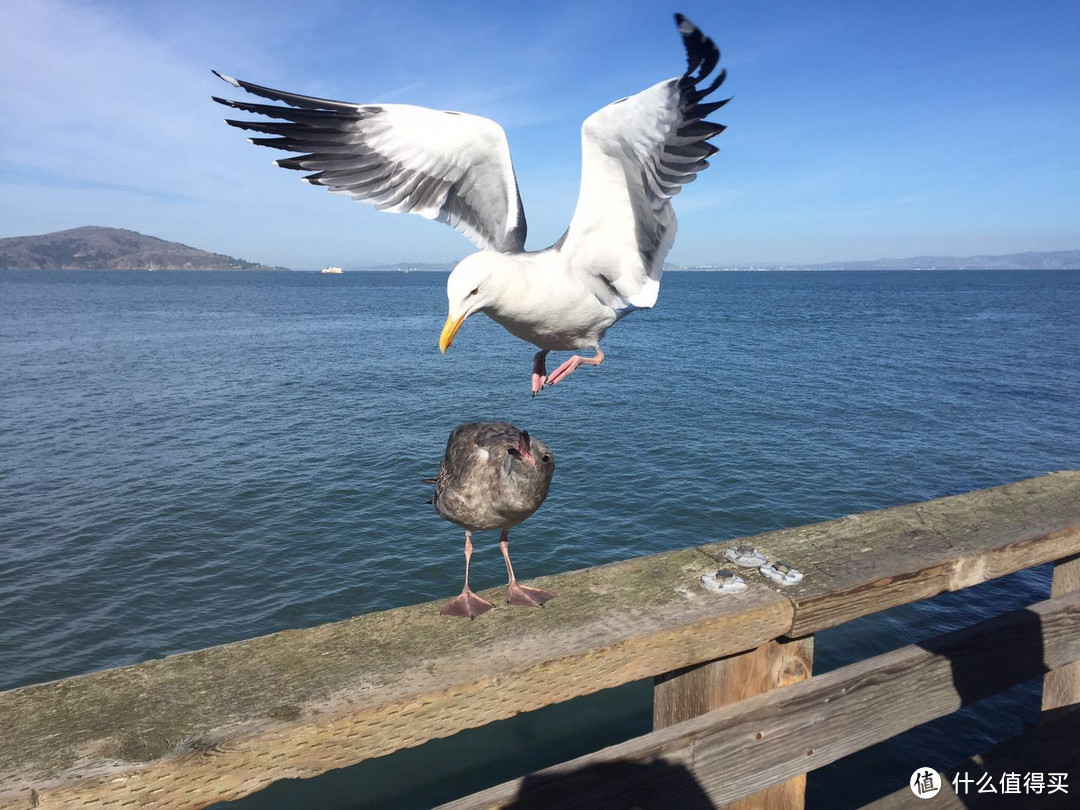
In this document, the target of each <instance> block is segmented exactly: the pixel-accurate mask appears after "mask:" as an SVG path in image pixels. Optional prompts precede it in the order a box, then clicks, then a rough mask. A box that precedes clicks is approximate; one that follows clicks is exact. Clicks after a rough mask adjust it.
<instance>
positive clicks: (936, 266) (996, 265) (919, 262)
mask: <svg viewBox="0 0 1080 810" xmlns="http://www.w3.org/2000/svg"><path fill="white" fill-rule="evenodd" d="M807 269H809V270H825V269H835V270H1080V250H1054V251H1048V252H1036V251H1028V252H1027V253H1006V254H1003V255H999V256H911V257H909V258H907V259H870V260H865V261H858V262H834V263H831V264H812V265H807Z"/></svg>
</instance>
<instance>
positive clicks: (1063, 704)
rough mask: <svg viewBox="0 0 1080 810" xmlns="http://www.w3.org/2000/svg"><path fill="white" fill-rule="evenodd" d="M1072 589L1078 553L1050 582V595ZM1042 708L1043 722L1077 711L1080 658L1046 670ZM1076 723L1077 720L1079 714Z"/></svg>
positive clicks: (1079, 580)
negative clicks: (1066, 664) (1050, 670)
mask: <svg viewBox="0 0 1080 810" xmlns="http://www.w3.org/2000/svg"><path fill="white" fill-rule="evenodd" d="M1073 591H1080V554H1078V555H1076V556H1075V557H1069V558H1068V559H1064V560H1058V562H1057V563H1056V564H1055V565H1054V579H1053V581H1052V583H1051V585H1050V595H1051V596H1061V595H1063V594H1066V593H1071V592H1073ZM1077 632H1080V630H1078V631H1077ZM1042 710H1043V720H1044V722H1045V721H1046V720H1049V719H1052V718H1054V717H1058V716H1061V715H1063V714H1065V713H1068V712H1075V711H1080V661H1077V662H1076V663H1073V664H1069V665H1068V666H1067V667H1062V668H1061V669H1056V670H1054V671H1053V672H1047V673H1046V677H1045V678H1043V695H1042ZM1075 722H1077V723H1080V717H1078V718H1076V720H1075ZM1077 762H1080V759H1077ZM1078 792H1080V791H1078Z"/></svg>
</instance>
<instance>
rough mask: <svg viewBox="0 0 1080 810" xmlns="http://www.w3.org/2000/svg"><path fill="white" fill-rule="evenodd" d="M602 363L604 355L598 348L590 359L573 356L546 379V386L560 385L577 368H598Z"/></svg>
mask: <svg viewBox="0 0 1080 810" xmlns="http://www.w3.org/2000/svg"><path fill="white" fill-rule="evenodd" d="M603 362H604V353H603V352H602V351H600V347H599V346H597V347H596V354H595V355H593V356H592V357H582V356H581V355H580V354H575V355H574V356H573V357H571V358H570V359H569V360H567V361H566V362H565V363H563V364H562V365H561V366H559V367H558V368H557V369H555V371H553V372H552V374H551V376H550V377H548V379H547V384H548V385H555V384H557V383H561V382H562V381H563V380H565V379H566V378H567V377H569V376H570V375H571V374H572V373H573V372H574V369H576V368H577V367H578V366H582V365H585V366H598V365H600V364H601V363H603Z"/></svg>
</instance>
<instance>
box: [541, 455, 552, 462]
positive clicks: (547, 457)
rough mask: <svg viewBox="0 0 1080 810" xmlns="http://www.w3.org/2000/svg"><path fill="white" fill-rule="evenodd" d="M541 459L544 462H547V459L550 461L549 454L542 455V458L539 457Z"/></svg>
mask: <svg viewBox="0 0 1080 810" xmlns="http://www.w3.org/2000/svg"><path fill="white" fill-rule="evenodd" d="M541 461H543V462H544V463H545V464H547V463H548V462H549V461H551V456H544V457H543V458H542V459H541Z"/></svg>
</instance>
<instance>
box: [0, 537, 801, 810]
mask: <svg viewBox="0 0 1080 810" xmlns="http://www.w3.org/2000/svg"><path fill="white" fill-rule="evenodd" d="M709 563H710V560H709V558H707V557H705V556H704V555H703V554H701V553H700V552H698V551H694V550H689V551H681V552H671V553H667V554H660V555H655V556H651V557H643V558H640V559H637V560H631V561H627V562H622V563H615V564H613V565H608V566H602V567H598V568H591V569H586V570H583V571H578V572H574V573H570V574H564V575H559V576H555V577H548V578H543V579H541V580H539V581H538V582H539V584H540V585H542V586H544V587H547V588H551V589H552V590H554V591H556V592H557V593H558V594H559V597H558V599H556V600H554V601H552V602H551V603H549V604H548V605H547V606H545V607H544V609H543V610H535V609H531V610H530V609H525V608H503V607H499V608H497V609H496V610H493V611H491V612H490V613H488V614H485V615H484V616H483V617H481V618H480V619H477V620H476V621H473V622H468V621H464V620H461V619H457V618H452V617H446V616H440V615H439V610H438V605H437V604H434V603H429V604H424V605H415V606H411V607H406V608H400V609H396V610H389V611H384V612H381V613H373V614H368V615H365V616H361V617H359V618H356V619H352V620H349V621H344V622H338V623H335V624H329V625H324V626H321V627H315V628H310V629H307V630H297V631H286V632H282V633H276V634H274V635H270V636H266V637H263V638H257V639H253V640H250V641H244V642H240V643H237V644H230V645H226V646H222V647H215V648H211V649H207V650H201V651H199V652H194V653H188V654H184V655H177V656H172V657H169V658H165V659H161V660H156V661H148V662H146V663H143V664H139V665H137V666H133V667H125V668H121V669H115V670H109V671H104V672H99V673H94V674H91V675H86V676H81V677H77V678H71V679H67V680H63V681H55V682H52V683H46V684H40V685H37V686H30V687H25V688H21V689H16V690H12V691H9V692H5V693H0V726H2V727H3V734H0V805H2V806H18V807H26V806H29V801H30V798H29V797H30V795H31V791H36V797H37V801H38V803H39V804H38V806H40V807H41V808H61V807H62V808H65V809H67V808H78V807H83V806H86V805H88V804H90V803H93V806H94V807H115V806H144V805H147V806H149V805H152V806H153V807H155V808H159V807H168V808H179V807H202V806H205V805H206V804H209V803H211V802H213V801H221V800H225V799H228V798H234V797H238V796H242V795H245V794H247V793H250V792H253V791H255V790H257V789H259V788H260V787H263V786H265V785H266V784H268V783H269V782H271V781H273V780H275V779H281V778H286V777H299V776H312V775H315V774H318V773H322V772H324V771H327V770H329V769H331V768H339V767H343V766H346V765H350V764H354V763H356V762H359V761H362V760H364V759H368V758H372V757H377V756H381V755H384V754H387V753H390V752H392V751H395V750H398V749H400V748H405V747H409V746H414V745H419V744H421V743H423V742H425V741H427V740H429V739H434V738H438V737H445V736H448V735H450V734H453V733H455V732H457V731H459V730H461V729H465V728H471V727H475V726H480V725H483V724H485V723H489V722H491V721H493V720H497V719H502V718H506V717H510V716H512V715H514V714H517V713H519V712H523V711H529V710H532V709H537V708H540V707H543V706H546V705H548V704H551V703H557V702H561V701H565V700H569V699H570V698H573V697H577V696H579V695H583V694H589V693H592V692H596V691H599V690H601V689H605V688H608V687H612V686H616V685H619V684H623V683H627V682H631V681H636V680H641V679H643V678H649V677H652V676H654V675H656V674H659V673H661V672H666V671H669V670H672V669H676V668H679V667H684V666H687V665H689V664H692V663H695V662H698V661H702V660H709V659H713V658H716V657H718V656H722V655H727V654H730V653H734V652H739V651H741V650H745V649H750V648H753V647H756V646H758V645H760V644H762V643H764V642H766V641H768V640H770V639H772V638H775V637H776V636H778V635H781V634H782V633H784V632H785V631H786V630H787V628H788V627H789V626H790V624H791V613H792V611H791V606H790V603H789V602H788V601H787V600H786V599H784V598H783V597H781V596H778V595H777V594H775V593H773V592H772V591H770V590H769V589H767V588H764V587H755V588H752V589H750V590H748V591H746V592H745V593H742V594H739V595H737V596H721V595H717V594H713V593H710V592H708V591H706V590H705V589H703V588H702V587H701V586H700V584H699V582H698V579H699V577H700V575H701V573H702V572H703V571H704V570H705V569H706V568H707V566H708V564H709ZM448 587H449V585H448ZM486 595H487V596H488V598H489V599H491V600H492V601H496V600H497V599H498V597H499V596H501V595H502V591H501V590H499V591H492V592H488V593H487V594H486Z"/></svg>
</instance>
